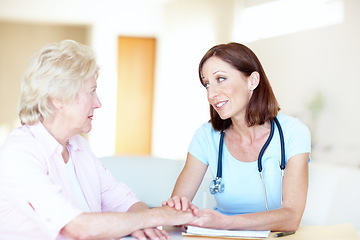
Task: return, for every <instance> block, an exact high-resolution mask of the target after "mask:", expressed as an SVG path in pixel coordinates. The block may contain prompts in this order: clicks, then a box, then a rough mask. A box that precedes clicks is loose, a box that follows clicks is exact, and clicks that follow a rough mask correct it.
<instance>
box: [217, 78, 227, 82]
mask: <svg viewBox="0 0 360 240" xmlns="http://www.w3.org/2000/svg"><path fill="white" fill-rule="evenodd" d="M226 79H227V78H226V77H218V78H217V80H218V82H222V81H225V80H226Z"/></svg>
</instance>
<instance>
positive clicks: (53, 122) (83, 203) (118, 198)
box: [0, 40, 196, 240]
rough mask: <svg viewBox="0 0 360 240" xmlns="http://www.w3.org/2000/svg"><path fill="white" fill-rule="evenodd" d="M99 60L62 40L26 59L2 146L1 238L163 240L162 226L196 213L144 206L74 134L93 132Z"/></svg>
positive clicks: (0, 179)
mask: <svg viewBox="0 0 360 240" xmlns="http://www.w3.org/2000/svg"><path fill="white" fill-rule="evenodd" d="M97 77H98V66H97V64H96V61H95V58H94V54H93V52H92V51H91V50H90V48H88V47H86V46H84V45H81V44H79V43H77V42H74V41H71V40H66V41H62V42H61V43H55V44H49V45H47V46H45V47H44V48H43V49H42V50H41V51H40V52H38V53H37V54H35V55H34V57H33V58H32V59H31V61H30V63H29V66H28V68H27V71H26V73H25V76H24V78H23V80H22V86H21V97H20V105H19V117H20V120H21V123H22V126H20V127H18V128H16V129H15V130H13V131H12V132H11V133H10V135H9V136H8V138H7V140H6V141H5V143H4V144H3V146H2V147H1V148H0V192H1V196H0V239H7V240H9V239H64V238H71V239H110V238H117V237H121V236H125V235H128V234H131V235H133V236H134V237H136V238H139V239H140V238H141V239H143V238H145V237H148V238H150V239H159V238H164V237H165V238H168V236H169V235H168V234H167V233H166V232H165V231H162V230H160V229H158V228H157V226H160V225H178V224H184V223H188V222H190V221H193V220H195V219H196V217H195V216H194V215H193V214H192V213H191V211H188V212H185V213H184V212H178V211H176V210H174V209H173V208H170V207H166V208H164V207H160V208H153V209H148V207H147V206H146V205H145V204H144V203H142V202H140V201H139V199H137V197H136V196H135V194H134V193H133V192H132V191H131V189H130V188H129V187H127V186H126V185H125V184H123V183H118V182H116V181H115V180H114V178H113V177H112V175H111V174H110V172H109V171H108V170H107V169H105V168H104V166H103V165H102V164H101V163H100V161H99V160H98V159H97V158H96V157H95V156H94V154H93V153H92V151H91V149H90V146H89V145H88V143H87V141H86V140H85V139H84V138H83V137H81V136H80V135H79V134H81V133H88V132H89V131H90V130H91V122H92V119H93V115H94V110H95V109H97V108H99V107H100V106H101V103H100V101H99V98H98V96H97V94H96V88H97Z"/></svg>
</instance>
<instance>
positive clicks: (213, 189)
mask: <svg viewBox="0 0 360 240" xmlns="http://www.w3.org/2000/svg"><path fill="white" fill-rule="evenodd" d="M274 122H275V124H276V126H277V128H278V131H279V137H280V148H281V163H280V169H281V189H282V182H283V178H284V170H285V141H284V134H283V131H282V128H281V125H280V122H279V121H278V119H277V118H276V117H275V118H274V119H272V120H270V125H271V129H270V134H269V137H268V139H267V140H266V142H265V144H264V146H263V147H262V148H261V150H260V153H259V156H258V160H257V163H258V171H259V174H260V178H261V182H262V185H263V190H264V198H265V206H266V210H269V208H268V203H267V195H266V187H265V182H264V178H263V174H262V170H263V167H262V157H263V155H264V152H265V150H266V149H267V147H268V146H269V144H270V142H271V140H272V138H273V136H274V131H275V130H274V128H275V127H274ZM224 137H225V131H224V130H222V131H221V133H220V142H219V155H218V166H217V172H216V178H215V179H214V180H213V181H212V182H211V184H210V188H209V190H210V193H211V194H215V193H222V192H223V191H224V184H223V183H221V179H222V155H223V145H224ZM281 195H282V193H281ZM281 204H282V197H281Z"/></svg>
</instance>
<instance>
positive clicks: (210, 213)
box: [189, 153, 309, 231]
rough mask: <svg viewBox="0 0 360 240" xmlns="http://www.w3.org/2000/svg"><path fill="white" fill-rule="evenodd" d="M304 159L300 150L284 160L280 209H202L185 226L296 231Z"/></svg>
mask: <svg viewBox="0 0 360 240" xmlns="http://www.w3.org/2000/svg"><path fill="white" fill-rule="evenodd" d="M308 159H309V153H302V154H298V155H295V156H293V157H292V158H290V159H289V160H288V162H287V165H286V170H285V176H284V180H283V188H282V189H283V203H282V206H281V208H280V209H276V210H270V211H264V212H257V213H249V214H241V215H234V216H227V215H223V214H221V213H219V212H217V211H215V210H212V209H203V210H200V212H199V214H198V216H199V217H200V218H199V219H198V220H197V221H195V222H194V223H192V224H189V225H194V226H199V227H206V228H218V229H243V230H271V231H295V230H297V229H298V227H299V225H300V221H301V218H302V215H303V212H304V209H305V204H306V197H307V190H308ZM269 191H271V189H270V190H269Z"/></svg>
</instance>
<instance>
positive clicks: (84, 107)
mask: <svg viewBox="0 0 360 240" xmlns="http://www.w3.org/2000/svg"><path fill="white" fill-rule="evenodd" d="M96 88H97V83H96V79H95V78H94V77H92V78H90V79H88V80H86V81H85V84H84V86H83V88H81V89H80V90H79V92H78V94H77V96H76V99H75V101H74V102H73V103H71V104H69V105H68V109H67V114H66V115H67V117H66V119H67V120H68V121H67V124H68V126H69V127H70V130H71V131H72V132H74V134H78V133H88V132H90V130H91V121H92V118H93V114H94V109H96V108H99V107H101V103H100V100H99V98H98V96H97V94H96Z"/></svg>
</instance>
